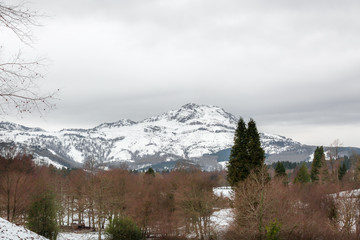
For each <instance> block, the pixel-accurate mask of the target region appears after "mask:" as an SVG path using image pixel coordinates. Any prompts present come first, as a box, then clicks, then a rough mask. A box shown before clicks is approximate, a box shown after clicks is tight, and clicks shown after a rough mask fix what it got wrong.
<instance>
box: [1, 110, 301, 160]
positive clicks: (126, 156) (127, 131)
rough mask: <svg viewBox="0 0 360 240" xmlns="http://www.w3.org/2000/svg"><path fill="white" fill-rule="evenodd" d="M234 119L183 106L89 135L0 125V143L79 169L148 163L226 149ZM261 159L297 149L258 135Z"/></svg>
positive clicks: (278, 139)
mask: <svg viewBox="0 0 360 240" xmlns="http://www.w3.org/2000/svg"><path fill="white" fill-rule="evenodd" d="M236 124H237V118H236V117H234V116H233V115H231V114H230V113H227V112H226V111H224V110H223V109H222V108H219V107H216V106H209V105H197V104H193V103H190V104H186V105H184V106H182V107H181V108H180V109H178V110H172V111H169V112H166V113H164V114H161V115H159V116H155V117H151V118H148V119H145V120H143V121H140V122H134V121H131V120H128V119H124V120H120V121H118V122H114V123H103V124H101V125H99V126H96V127H94V128H92V129H63V130H61V131H59V132H46V131H44V130H42V129H39V128H27V127H24V126H20V125H17V124H12V123H5V122H2V123H0V139H1V141H2V142H3V143H14V144H15V145H16V146H17V147H18V148H25V149H28V150H27V151H29V149H30V151H34V152H37V151H39V149H42V150H46V153H47V157H48V158H50V159H52V158H53V157H54V156H56V157H58V158H61V159H63V161H64V162H67V163H69V164H70V165H71V164H73V163H82V162H84V161H85V160H86V159H87V158H90V157H91V158H95V159H97V160H99V161H101V162H105V163H106V162H107V163H119V162H127V163H139V164H144V163H149V162H151V161H157V162H162V161H163V162H165V161H170V160H172V159H175V160H176V159H179V158H184V159H191V158H196V157H201V156H203V155H204V154H213V153H216V152H218V151H220V150H223V149H226V148H230V147H231V146H232V144H233V138H234V131H235V128H236ZM261 141H262V145H263V147H264V149H265V152H266V153H267V154H277V153H280V152H283V151H288V150H289V149H291V148H293V147H294V146H297V145H300V143H297V142H294V141H292V140H291V139H288V138H285V137H281V136H277V135H272V134H265V133H263V134H261Z"/></svg>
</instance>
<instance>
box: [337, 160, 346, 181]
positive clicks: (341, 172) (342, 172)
mask: <svg viewBox="0 0 360 240" xmlns="http://www.w3.org/2000/svg"><path fill="white" fill-rule="evenodd" d="M346 171H347V168H346V164H345V161H344V162H343V163H342V164H341V167H340V168H339V170H338V173H339V174H338V177H339V180H340V181H341V180H342V179H343V177H344V176H345V174H346Z"/></svg>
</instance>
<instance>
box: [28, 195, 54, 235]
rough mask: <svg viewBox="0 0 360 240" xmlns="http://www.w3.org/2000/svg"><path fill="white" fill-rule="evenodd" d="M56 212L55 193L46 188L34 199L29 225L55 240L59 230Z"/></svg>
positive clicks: (30, 210)
mask: <svg viewBox="0 0 360 240" xmlns="http://www.w3.org/2000/svg"><path fill="white" fill-rule="evenodd" d="M56 213H57V205H56V199H55V194H54V193H53V192H52V191H50V190H45V191H44V192H42V193H41V194H38V195H37V196H35V197H34V198H33V200H32V203H31V205H30V208H29V212H28V219H27V222H28V223H27V227H28V228H29V229H30V230H31V231H33V232H36V233H37V234H39V235H41V236H44V237H46V238H49V239H51V240H55V239H56V237H57V235H58V232H59V227H58V223H57V219H56Z"/></svg>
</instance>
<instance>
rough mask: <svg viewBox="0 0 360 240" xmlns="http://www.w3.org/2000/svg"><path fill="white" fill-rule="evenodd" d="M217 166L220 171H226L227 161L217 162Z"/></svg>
mask: <svg viewBox="0 0 360 240" xmlns="http://www.w3.org/2000/svg"><path fill="white" fill-rule="evenodd" d="M218 164H220V165H221V167H222V169H227V167H228V165H229V161H223V162H218Z"/></svg>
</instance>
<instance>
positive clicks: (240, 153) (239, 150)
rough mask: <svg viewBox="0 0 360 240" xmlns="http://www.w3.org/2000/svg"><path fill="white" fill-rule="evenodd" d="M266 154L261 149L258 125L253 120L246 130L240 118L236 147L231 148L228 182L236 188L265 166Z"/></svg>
mask: <svg viewBox="0 0 360 240" xmlns="http://www.w3.org/2000/svg"><path fill="white" fill-rule="evenodd" d="M264 160H265V152H264V150H263V149H262V148H261V142H260V135H259V133H258V131H257V128H256V123H255V121H254V120H253V119H251V120H250V121H249V123H248V126H247V128H246V125H245V122H244V119H243V118H240V120H239V122H238V126H237V128H236V131H235V137H234V145H233V147H232V148H231V153H230V159H229V166H228V182H229V183H230V185H231V186H235V185H236V184H237V183H238V182H239V181H243V180H245V179H246V178H247V176H248V175H249V174H250V171H251V170H253V169H257V168H260V167H261V166H262V165H263V164H264Z"/></svg>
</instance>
